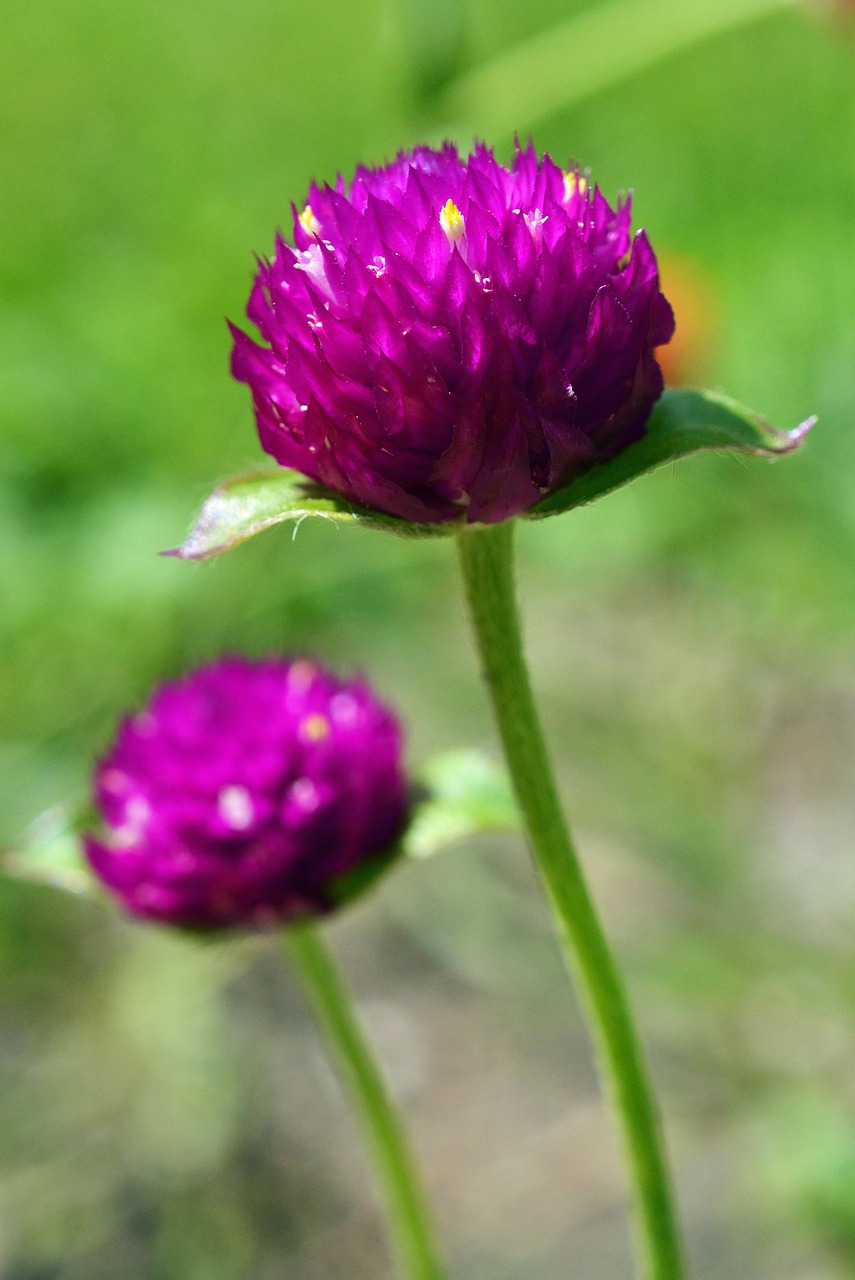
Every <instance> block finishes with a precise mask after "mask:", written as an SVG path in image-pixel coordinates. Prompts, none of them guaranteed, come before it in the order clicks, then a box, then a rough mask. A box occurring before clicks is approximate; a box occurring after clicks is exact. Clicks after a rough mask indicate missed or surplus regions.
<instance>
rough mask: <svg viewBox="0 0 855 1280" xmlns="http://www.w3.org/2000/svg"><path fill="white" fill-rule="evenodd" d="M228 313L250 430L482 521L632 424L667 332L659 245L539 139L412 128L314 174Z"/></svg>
mask: <svg viewBox="0 0 855 1280" xmlns="http://www.w3.org/2000/svg"><path fill="white" fill-rule="evenodd" d="M293 237H294V244H293V247H292V246H291V245H289V244H287V243H286V242H285V240H284V239H282V237H279V238H278V240H277V244H276V252H275V254H274V256H273V258H272V259H271V260H270V261H264V262H262V263H261V264H260V266H259V270H258V274H257V276H256V279H255V284H254V287H253V290H252V293H251V295H250V299H249V304H248V307H247V315H248V316H249V318H250V320H251V321H252V322H253V324H254V325H255V326H256V327H257V329H258V330H259V332H260V334H261V337H262V339H263V341H264V344H266V345H260V344H259V343H257V342H255V341H253V340H252V339H251V338H250V337H248V336H247V335H246V334H245V333H243V332H242V331H241V330H239V329H236V328H233V334H234V340H235V345H234V351H233V356H232V371H233V373H234V375H235V377H236V378H238V379H239V380H240V381H242V382H246V383H248V384H249V386H250V388H251V390H252V395H253V401H254V405H255V412H256V417H257V421H258V430H259V435H260V438H261V443H262V445H263V447H264V448H265V449H266V450H267V452H268V453H270V454H272V456H273V457H274V458H276V460H277V461H278V462H280V463H282V464H283V465H284V466H287V467H292V468H294V469H295V470H297V471H300V472H302V473H303V474H304V475H306V476H308V477H310V478H312V479H313V480H316V481H319V482H320V483H322V484H324V485H326V486H327V487H328V488H330V489H334V490H336V491H337V492H338V493H341V494H343V495H345V496H346V497H347V498H349V499H350V500H351V501H353V502H355V503H358V504H360V505H363V506H368V507H373V508H375V509H379V510H381V511H385V512H388V513H389V514H391V515H395V516H399V517H401V518H403V519H405V520H411V521H417V522H420V523H434V522H440V521H449V520H464V519H465V520H469V521H472V522H483V523H492V522H495V521H499V520H505V519H508V518H509V517H511V516H514V515H517V514H519V513H520V512H523V511H526V510H528V509H529V508H530V507H532V506H534V505H535V503H537V502H538V501H539V500H540V499H541V498H542V497H543V496H544V495H545V494H547V493H551V492H553V491H554V490H555V489H557V488H560V487H561V486H562V485H564V484H566V483H567V482H568V481H569V480H571V479H572V478H573V477H574V476H576V475H578V474H579V473H580V472H581V471H583V470H585V469H586V468H587V467H589V466H590V465H591V464H593V463H597V462H603V461H606V460H607V459H609V458H611V457H613V456H614V455H615V454H616V453H618V452H619V451H620V450H621V449H623V448H624V447H625V446H626V445H628V444H630V443H632V442H633V441H634V440H637V439H638V438H639V437H640V436H641V435H642V434H643V432H644V426H645V422H646V420H647V417H648V415H649V413H650V410H651V408H652V406H653V404H654V403H655V401H656V399H657V397H658V396H659V395H660V393H661V391H662V375H661V373H660V371H659V366H658V365H657V363H656V358H655V348H656V347H657V346H660V345H661V344H663V343H666V342H667V341H668V340H669V339H670V337H671V335H672V332H673V327H674V322H673V316H672V314H671V308H670V307H669V305H668V303H667V302H666V300H665V298H664V297H663V295H662V293H661V292H660V289H659V279H658V273H657V265H656V258H655V256H654V254H653V251H652V249H651V247H650V245H649V243H648V241H647V237H646V235H645V234H644V232H643V231H639V232H638V233H637V234H636V235H635V236H634V237H631V236H630V203H629V200H627V201H625V202H624V203H622V204H619V205H618V208H617V210H614V209H612V208H611V207H610V206H609V204H608V203H607V201H606V200H605V198H604V197H603V196H602V195H601V193H600V191H599V190H598V189H597V188H596V187H591V186H590V184H589V183H588V181H587V179H586V178H585V177H584V176H583V175H582V174H581V173H580V172H579V171H578V170H576V169H571V170H570V171H569V172H564V171H562V170H561V169H560V168H559V167H558V166H557V165H556V164H554V163H553V161H552V160H551V159H550V158H549V157H548V156H544V157H543V158H542V159H540V158H539V157H538V155H537V153H536V152H535V150H534V148H533V147H531V146H529V147H528V148H526V149H518V150H517V153H516V155H515V157H514V160H513V163H512V165H511V167H510V168H505V167H504V166H503V165H501V164H499V162H498V161H497V160H496V159H495V157H494V156H493V154H492V152H491V151H490V150H489V149H488V148H487V147H483V146H480V147H478V148H476V150H475V151H474V153H473V154H472V155H470V156H469V157H468V158H467V159H463V158H462V157H461V156H459V155H458V153H457V151H456V149H455V148H454V147H453V146H451V145H449V144H446V145H445V146H444V147H443V148H442V149H441V150H432V149H431V148H428V147H419V148H417V149H416V150H415V151H413V152H412V153H409V154H401V155H399V156H398V158H397V159H396V160H395V161H394V162H393V163H392V164H390V165H387V166H385V167H383V168H379V169H366V168H360V169H357V171H356V174H355V176H354V178H353V181H352V182H350V183H348V184H346V183H345V182H344V181H343V180H342V179H341V178H339V179H338V181H337V182H336V185H335V186H334V187H330V186H317V185H314V186H312V187H311V189H310V191H309V194H308V197H307V201H306V205H305V207H304V208H303V210H302V211H297V210H295V211H294V231H293Z"/></svg>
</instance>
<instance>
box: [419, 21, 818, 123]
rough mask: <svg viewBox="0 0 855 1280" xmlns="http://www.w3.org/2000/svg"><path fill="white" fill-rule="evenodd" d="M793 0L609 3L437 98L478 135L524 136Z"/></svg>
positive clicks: (441, 111) (440, 108) (442, 113)
mask: <svg viewBox="0 0 855 1280" xmlns="http://www.w3.org/2000/svg"><path fill="white" fill-rule="evenodd" d="M796 4H797V0H716V2H715V3H714V4H711V3H710V0H609V2H608V3H606V4H595V5H592V6H591V7H589V8H586V9H584V10H583V11H582V12H581V13H580V14H577V15H574V17H572V18H568V20H567V21H566V22H562V23H560V24H559V25H557V26H554V27H550V28H549V29H548V30H546V31H543V32H541V33H540V34H538V35H536V36H533V37H532V38H531V39H529V40H525V41H523V42H522V43H520V44H517V45H515V46H513V47H512V48H510V49H509V50H508V52H507V53H503V54H500V55H499V56H498V57H497V58H495V59H493V61H491V62H488V63H487V64H486V65H484V66H481V67H475V68H474V69H473V70H471V71H467V72H466V73H465V74H464V75H462V76H460V78H459V79H458V80H456V81H454V82H453V83H452V84H451V85H450V86H449V87H448V89H447V90H446V91H445V93H444V94H442V96H441V97H440V98H439V100H438V101H437V103H436V107H435V112H436V114H437V115H438V117H439V119H440V120H441V121H442V122H446V121H454V122H460V123H461V124H464V125H465V127H466V128H467V129H468V128H471V127H473V126H474V127H475V128H476V129H477V132H478V135H479V136H480V137H493V138H495V137H498V136H500V135H502V134H510V133H519V134H520V135H524V134H525V133H526V132H527V131H528V130H529V129H531V128H533V127H534V126H535V125H536V124H539V123H540V122H541V121H542V120H543V119H545V118H546V117H548V116H550V115H552V114H554V113H555V112H558V111H563V110H565V109H566V108H567V107H571V106H574V105H575V104H576V103H577V102H580V101H582V100H583V99H584V98H586V97H589V96H590V95H591V94H593V93H596V92H597V91H598V90H601V89H604V88H607V87H609V86H610V85H613V84H617V83H619V82H620V81H621V80H624V79H626V78H627V77H628V76H631V75H634V74H635V73H637V72H639V71H643V70H645V69H646V68H648V67H650V66H652V65H654V64H655V63H657V62H659V61H661V60H662V59H663V58H666V57H668V56H669V55H670V54H673V53H677V52H679V51H681V50H683V49H686V48H689V47H691V46H692V45H694V44H697V43H699V42H700V41H702V40H705V39H707V38H708V37H709V36H714V35H718V34H719V33H720V32H725V31H729V30H731V29H732V28H734V27H739V26H742V25H743V24H744V23H747V22H754V21H756V20H757V19H758V18H762V17H765V16H766V15H767V14H771V13H776V12H777V11H778V10H781V9H791V8H794V7H796Z"/></svg>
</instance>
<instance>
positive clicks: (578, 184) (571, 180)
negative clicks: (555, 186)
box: [564, 170, 588, 201]
mask: <svg viewBox="0 0 855 1280" xmlns="http://www.w3.org/2000/svg"><path fill="white" fill-rule="evenodd" d="M587 190H588V179H587V178H583V177H582V175H581V173H576V172H575V171H574V170H571V171H570V172H569V173H565V175H564V199H565V201H569V200H572V199H573V197H574V196H575V195H576V193H577V191H578V193H579V195H580V196H583V195H584V194H585V192H586V191H587Z"/></svg>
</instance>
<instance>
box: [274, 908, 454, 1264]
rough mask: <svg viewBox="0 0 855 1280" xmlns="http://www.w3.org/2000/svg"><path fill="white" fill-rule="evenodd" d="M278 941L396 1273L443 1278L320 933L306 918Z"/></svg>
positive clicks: (375, 1073)
mask: <svg viewBox="0 0 855 1280" xmlns="http://www.w3.org/2000/svg"><path fill="white" fill-rule="evenodd" d="M284 939H285V946H286V949H287V951H288V953H289V955H290V958H291V960H292V962H293V964H294V966H295V968H296V969H297V971H298V973H299V974H300V977H301V978H302V980H303V985H304V987H305V990H306V993H307V995H308V997H309V1000H310V1001H311V1003H312V1005H313V1007H314V1009H315V1013H316V1014H317V1017H318V1020H319V1022H320V1023H321V1025H322V1027H323V1029H324V1031H325V1033H326V1036H327V1039H328V1041H329V1043H330V1045H331V1047H332V1050H333V1053H334V1056H335V1059H336V1062H337V1064H338V1067H339V1070H340V1073H341V1076H342V1079H343V1081H344V1084H345V1086H346V1088H347V1091H348V1093H349V1094H350V1098H351V1101H352V1102H353V1106H354V1109H355V1111H356V1114H357V1116H358V1118H359V1122H360V1124H361V1126H362V1130H363V1135H364V1137H365V1141H366V1144H367V1146H368V1148H369V1150H370V1152H371V1155H372V1158H373V1161H374V1166H375V1170H376V1173H377V1178H378V1181H379V1183H380V1185H381V1187H382V1190H383V1195H384V1197H385V1201H386V1210H387V1222H388V1229H389V1235H390V1237H391V1242H392V1246H393V1251H394V1253H395V1256H396V1258H397V1262H398V1267H399V1270H400V1274H401V1276H402V1277H404V1278H405V1280H443V1275H444V1272H443V1268H442V1266H441V1264H440V1262H439V1257H438V1254H437V1251H436V1248H435V1246H434V1243H433V1238H432V1231H431V1227H430V1224H429V1219H428V1213H427V1209H426V1206H425V1200H424V1194H423V1192H422V1187H421V1182H420V1179H419V1177H418V1174H417V1172H416V1168H415V1165H414V1163H413V1159H412V1156H411V1155H410V1150H409V1146H408V1144H407V1141H406V1138H405V1135H404V1131H403V1127H402V1125H401V1122H400V1120H399V1118H398V1114H397V1112H396V1109H395V1106H394V1104H393V1103H392V1101H391V1099H390V1097H389V1094H388V1091H387V1089H386V1086H385V1084H384V1083H383V1077H382V1076H381V1074H380V1069H379V1067H378V1065H377V1063H376V1062H375V1060H374V1057H373V1055H372V1053H371V1050H370V1048H369V1046H368V1042H367V1040H366V1038H365V1035H364V1034H363V1031H362V1029H361V1027H360V1025H359V1022H358V1020H357V1017H356V1014H355V1012H354V1009H353V1003H352V1001H351V999H350V996H349V994H348V991H347V988H346V986H345V984H344V982H343V980H342V978H341V976H340V975H339V973H338V972H337V970H336V967H335V964H334V962H333V959H332V956H331V955H330V953H329V951H328V950H327V948H326V947H325V945H324V942H323V939H322V938H321V933H320V930H319V928H318V927H317V926H316V925H315V924H312V923H304V924H294V925H291V926H289V927H288V928H287V929H286V930H285V933H284Z"/></svg>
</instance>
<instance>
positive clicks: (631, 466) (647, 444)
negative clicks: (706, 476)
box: [524, 390, 816, 520]
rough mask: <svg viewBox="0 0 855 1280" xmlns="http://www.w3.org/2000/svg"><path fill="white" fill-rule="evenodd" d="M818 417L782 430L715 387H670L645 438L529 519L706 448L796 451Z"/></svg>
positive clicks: (772, 453) (766, 454) (765, 453)
mask: <svg viewBox="0 0 855 1280" xmlns="http://www.w3.org/2000/svg"><path fill="white" fill-rule="evenodd" d="M815 421H816V419H815V418H808V419H807V421H806V422H803V423H801V425H800V426H798V427H795V428H794V429H793V430H792V431H779V430H778V429H777V428H776V427H772V426H770V425H769V423H768V422H766V421H765V419H763V418H761V417H758V415H757V414H756V413H752V411H751V410H750V409H746V408H745V407H744V406H743V405H741V404H737V402H736V401H735V400H730V399H728V398H727V397H726V396H719V395H715V394H714V393H713V392H711V391H685V390H673V391H666V392H665V393H664V395H663V396H662V397H661V399H660V400H659V401H658V402H657V404H656V406H655V408H654V410H653V413H652V414H651V417H650V421H649V422H648V424H647V431H646V433H645V435H644V436H643V438H642V439H641V440H639V441H637V442H636V443H635V444H631V445H630V446H629V447H628V448H627V449H624V450H623V451H622V452H621V453H619V454H618V455H617V457H616V458H612V460H611V461H610V462H603V463H601V464H600V465H599V466H595V467H591V469H590V470H589V471H586V472H585V473H584V475H581V476H578V477H577V478H576V479H575V480H571V481H570V483H569V484H567V485H565V486H564V488H563V489H558V490H556V492H555V493H550V494H549V496H548V497H546V498H544V499H543V501H542V502H539V503H538V504H537V506H536V507H532V508H531V510H529V511H526V512H524V515H525V516H526V517H527V518H528V519H531V520H538V519H541V518H542V517H544V516H556V515H560V514H561V512H563V511H570V510H571V509H572V508H573V507H581V506H584V505H585V504H586V503H588V502H593V501H594V499H595V498H601V497H602V496H603V495H604V494H606V493H610V492H611V491H612V489H618V488H620V486H621V485H624V484H628V483H629V481H630V480H635V479H636V477H637V476H641V475H644V473H645V472H646V471H652V470H654V468H656V467H661V466H662V465H663V463H666V462H675V461H676V460H677V459H678V458H684V457H686V455H687V454H690V453H698V452H700V450H702V449H734V450H737V451H738V452H740V453H753V454H757V455H758V456H759V457H763V458H774V457H778V456H779V455H781V454H785V453H792V452H793V450H794V449H797V448H798V447H799V445H800V444H801V442H802V441H803V440H804V438H805V436H806V435H807V433H808V431H809V430H810V428H811V427H812V426H813V424H814V422H815Z"/></svg>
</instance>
